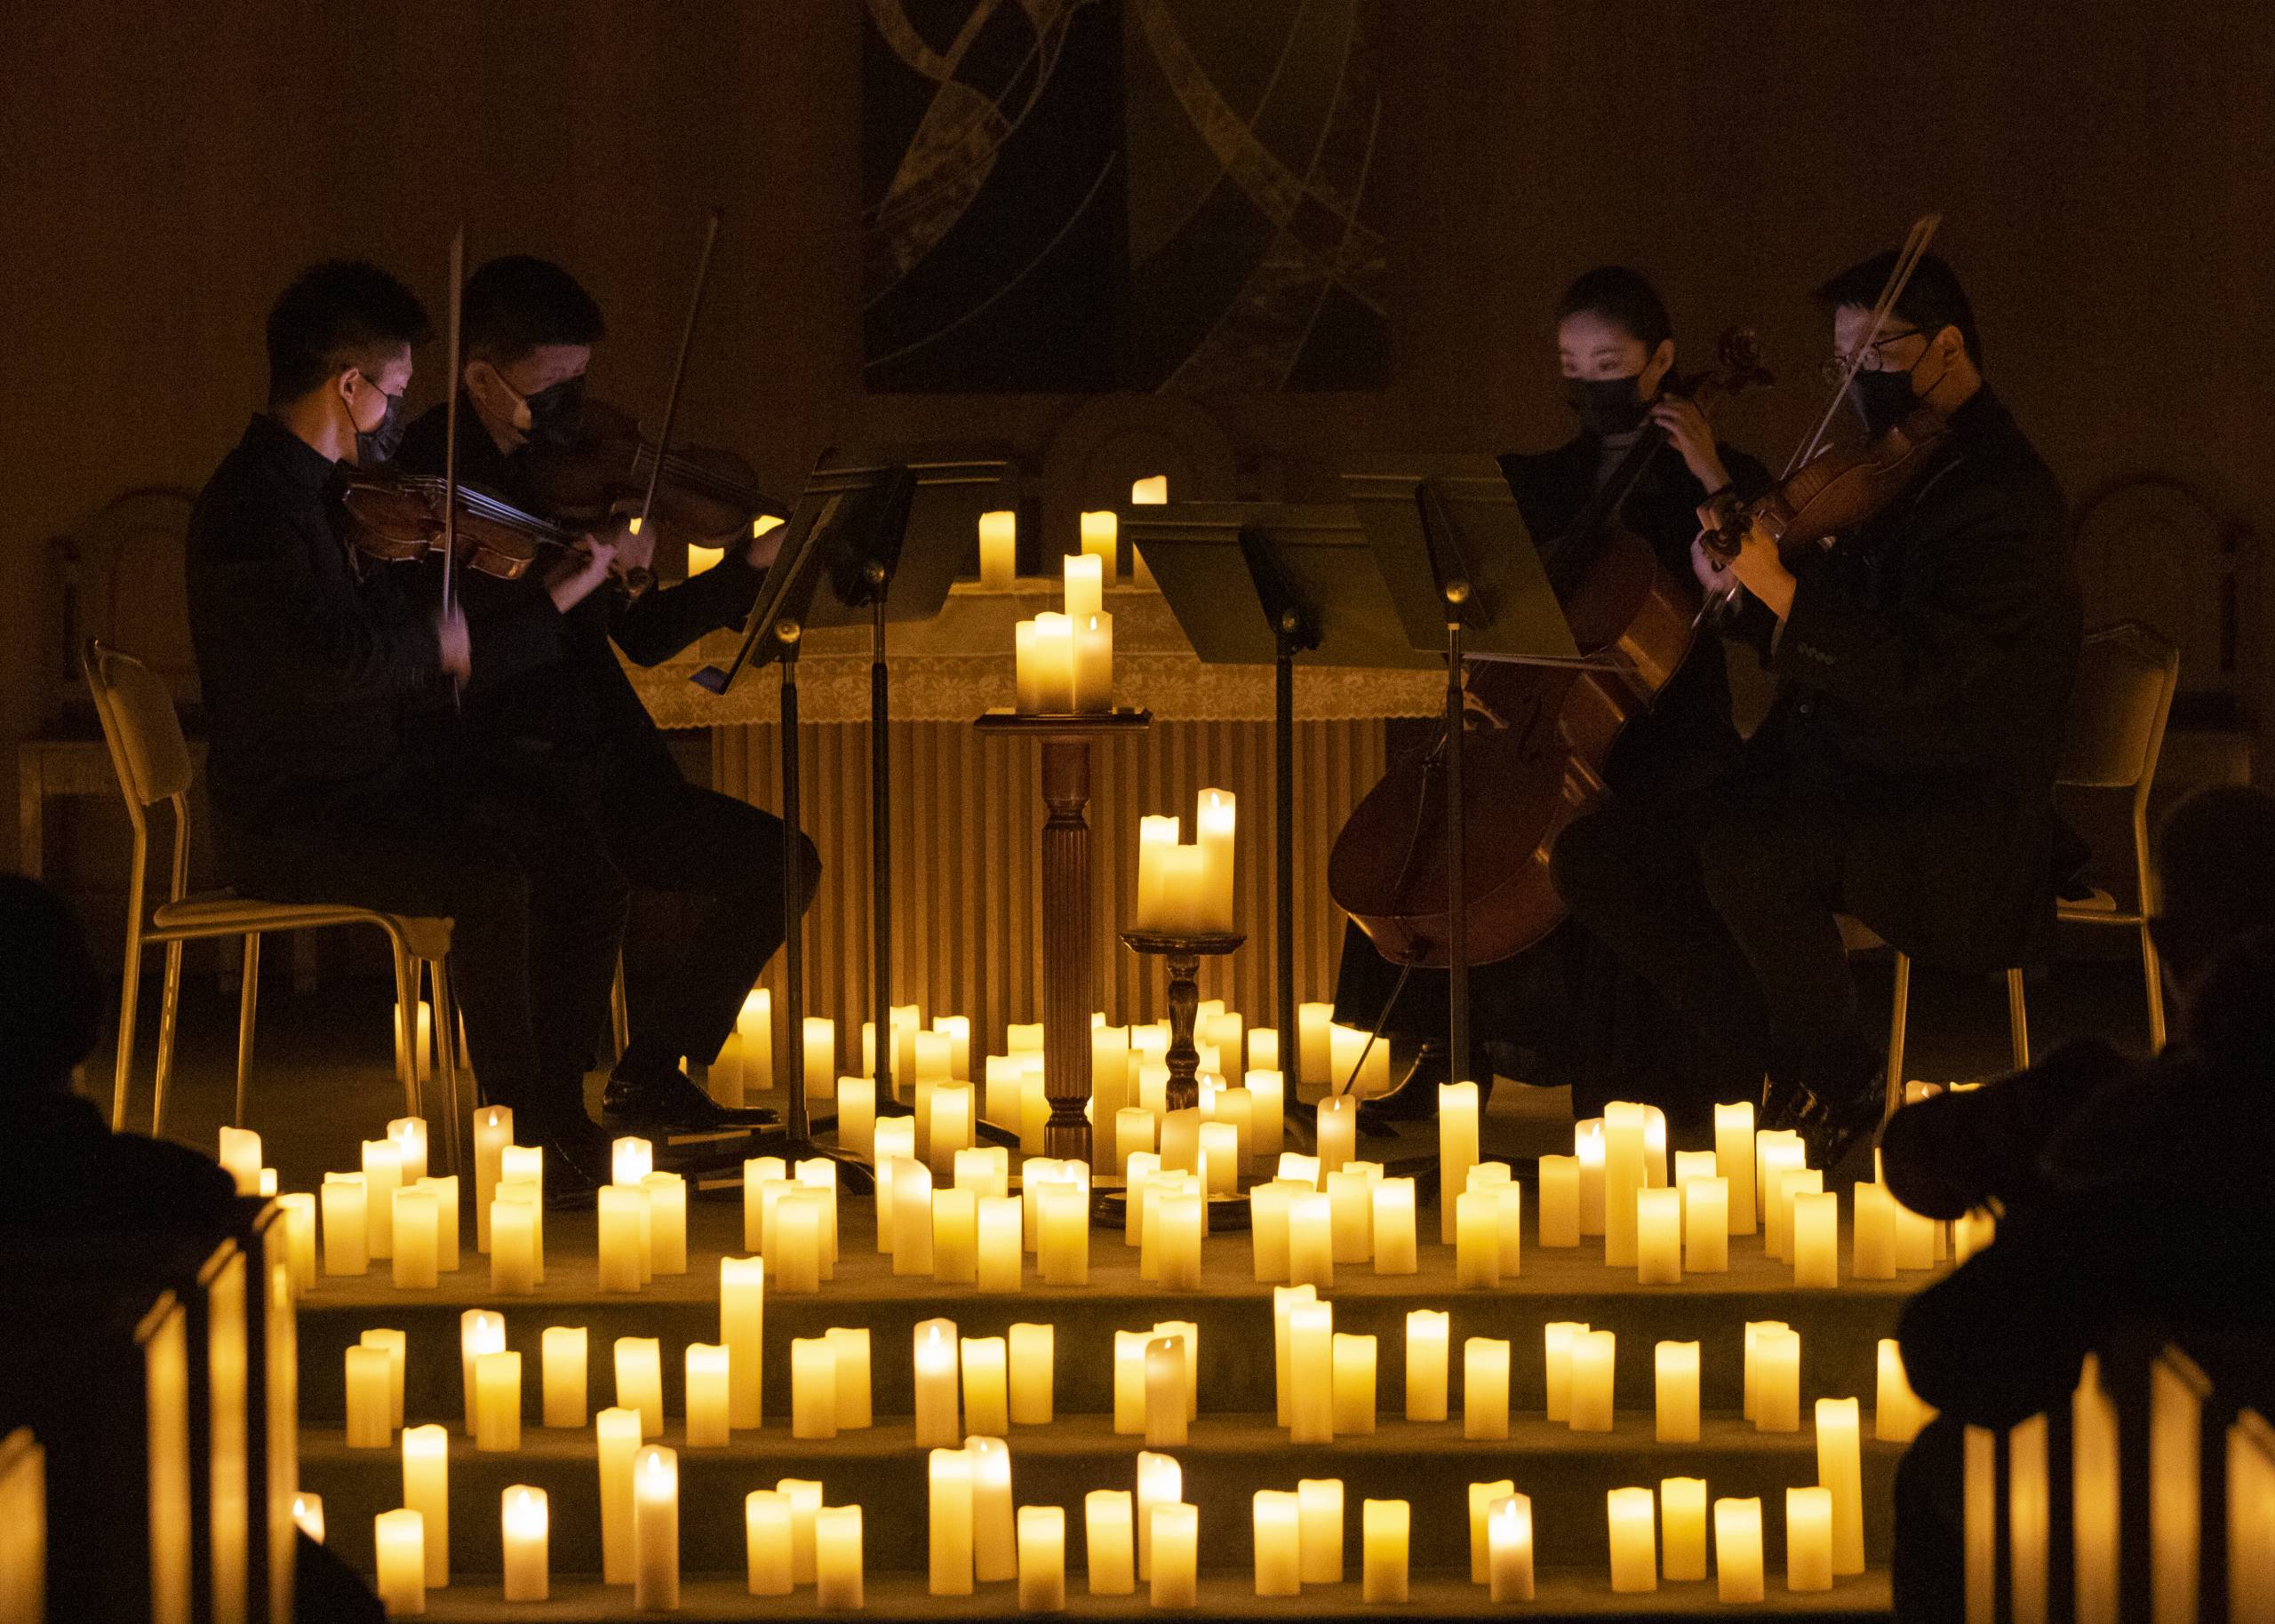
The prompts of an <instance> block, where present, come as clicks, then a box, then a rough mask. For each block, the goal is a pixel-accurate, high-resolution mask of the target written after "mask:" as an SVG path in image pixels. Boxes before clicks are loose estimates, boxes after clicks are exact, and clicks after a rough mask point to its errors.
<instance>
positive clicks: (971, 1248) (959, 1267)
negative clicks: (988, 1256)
mask: <svg viewBox="0 0 2275 1624" xmlns="http://www.w3.org/2000/svg"><path fill="white" fill-rule="evenodd" d="M895 1255H896V1256H898V1252H896V1253H895ZM896 1272H898V1271H896ZM932 1278H934V1279H935V1280H938V1281H941V1282H943V1283H944V1284H946V1285H952V1286H970V1285H971V1284H972V1283H973V1282H974V1281H976V1280H978V1278H979V1192H978V1190H933V1192H932Z"/></svg>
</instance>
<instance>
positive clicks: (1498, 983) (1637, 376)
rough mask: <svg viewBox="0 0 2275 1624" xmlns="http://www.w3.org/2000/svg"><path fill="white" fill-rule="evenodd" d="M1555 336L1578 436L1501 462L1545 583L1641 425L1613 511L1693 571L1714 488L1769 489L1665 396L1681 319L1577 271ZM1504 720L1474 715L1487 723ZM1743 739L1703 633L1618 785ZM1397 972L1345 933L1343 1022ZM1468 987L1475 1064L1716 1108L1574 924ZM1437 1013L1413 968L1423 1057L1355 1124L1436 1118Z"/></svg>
mask: <svg viewBox="0 0 2275 1624" xmlns="http://www.w3.org/2000/svg"><path fill="white" fill-rule="evenodd" d="M1556 342H1557V360H1558V362H1559V365H1560V367H1561V370H1562V373H1563V397H1564V402H1565V404H1566V405H1567V406H1568V407H1569V409H1570V410H1571V411H1572V413H1573V415H1574V416H1575V417H1576V418H1577V419H1578V428H1577V432H1576V433H1575V434H1573V435H1572V437H1571V438H1570V439H1569V440H1567V441H1566V442H1564V443H1563V444H1562V445H1561V446H1558V447H1557V448H1556V449H1555V450H1550V451H1543V452H1532V453H1528V452H1513V453H1511V454H1509V455H1507V456H1505V457H1503V458H1501V459H1500V462H1501V469H1502V473H1503V474H1504V475H1505V477H1506V478H1507V480H1508V482H1509V489H1510V491H1511V493H1512V494H1513V497H1514V498H1515V499H1516V503H1517V506H1518V510H1519V512H1520V513H1521V514H1522V516H1523V518H1524V521H1525V524H1526V528H1527V529H1528V530H1529V532H1530V533H1531V534H1532V535H1533V536H1534V537H1539V538H1543V558H1542V561H1543V563H1544V565H1545V568H1546V569H1547V571H1548V576H1549V580H1550V584H1551V585H1553V587H1554V588H1555V589H1556V591H1557V593H1558V595H1559V596H1560V598H1561V597H1564V596H1566V595H1568V594H1569V593H1570V592H1571V591H1572V590H1573V588H1574V587H1575V585H1577V583H1578V582H1579V581H1580V580H1581V578H1582V577H1584V576H1585V573H1586V571H1587V569H1588V568H1589V566H1590V564H1591V563H1592V562H1593V554H1594V550H1595V544H1596V543H1597V542H1598V540H1599V537H1572V535H1571V532H1572V531H1573V529H1574V528H1575V521H1576V519H1577V518H1578V516H1579V515H1580V514H1581V513H1582V510H1583V509H1584V507H1585V506H1587V505H1588V504H1589V502H1590V499H1591V498H1593V497H1594V496H1595V494H1596V492H1597V491H1598V490H1599V488H1600V486H1602V485H1603V484H1604V482H1606V481H1608V480H1609V479H1611V478H1612V477H1613V476H1614V474H1615V472H1616V470H1617V469H1618V468H1619V466H1620V464H1621V463H1622V461H1623V459H1624V458H1626V456H1627V455H1628V453H1629V451H1630V450H1632V448H1633V447H1634V445H1635V442H1636V441H1637V439H1638V438H1639V437H1640V435H1641V434H1642V433H1643V432H1644V429H1645V427H1646V426H1647V425H1651V424H1656V425H1658V426H1661V427H1663V428H1664V430H1665V432H1666V442H1665V444H1664V445H1663V446H1662V447H1661V448H1660V449H1659V450H1657V452H1656V453H1655V454H1654V455H1652V456H1651V458H1650V460H1649V461H1648V463H1646V464H1645V465H1644V466H1643V469H1642V472H1641V474H1640V476H1638V477H1637V479H1636V481H1635V483H1634V485H1633V487H1632V489H1631V490H1629V492H1628V493H1627V495H1626V497H1625V498H1624V501H1623V502H1622V503H1621V506H1620V509H1619V516H1620V521H1621V522H1622V523H1624V525H1625V526H1626V528H1627V529H1631V530H1632V531H1634V532H1635V533H1636V534H1637V535H1639V536H1640V537H1643V538H1644V540H1646V541H1648V543H1649V544H1650V545H1651V547H1652V550H1653V551H1654V552H1656V553H1657V554H1658V555H1659V560H1660V565H1661V567H1662V568H1663V569H1668V570H1671V571H1674V572H1678V573H1679V575H1680V577H1683V578H1686V579H1687V578H1688V575H1689V571H1690V560H1689V545H1690V540H1691V537H1693V536H1695V535H1696V532H1697V523H1696V517H1695V510H1696V507H1697V506H1698V504H1699V503H1700V502H1701V501H1703V500H1704V499H1705V498H1707V497H1709V496H1711V495H1713V494H1715V493H1717V492H1720V491H1724V490H1735V492H1736V494H1737V495H1740V496H1744V497H1751V496H1753V495H1755V494H1758V493H1759V492H1760V490H1762V489H1763V488H1764V487H1765V486H1766V485H1767V484H1768V474H1767V472H1766V471H1765V470H1764V469H1763V468H1762V467H1761V466H1760V464H1759V463H1757V462H1755V461H1754V460H1753V458H1751V457H1748V456H1746V455H1745V454H1744V452H1743V451H1740V450H1736V449H1735V448H1734V447H1731V446H1728V445H1726V444H1724V443H1722V442H1720V441H1718V440H1716V438H1715V437H1714V433H1713V429H1712V426H1711V425H1710V424H1709V423H1708V422H1707V419H1706V417H1705V414H1704V412H1703V411H1702V410H1700V409H1699V407H1698V406H1697V405H1696V404H1695V403H1694V402H1692V401H1690V400H1688V399H1687V398H1685V397H1684V396H1682V395H1680V394H1675V393H1673V392H1672V390H1671V389H1670V388H1668V387H1667V385H1668V383H1669V380H1670V378H1671V375H1672V373H1673V370H1674V364H1675V341H1674V326H1673V323H1672V321H1671V320H1670V319H1669V317H1668V314H1667V309H1666V306H1665V304H1664V301H1663V300H1662V299H1660V297H1659V295H1658V292H1657V291H1656V289H1655V288H1653V287H1652V285H1651V283H1649V282H1648V280H1646V279H1645V278H1644V277H1643V276H1642V275H1640V274H1639V273H1638V272H1635V271H1633V270H1630V269H1628V268H1627V267H1624V266H1600V267H1596V268H1595V269H1593V270H1591V271H1588V272H1586V273H1585V274H1584V275H1581V276H1579V277H1578V278H1577V279H1576V280H1575V281H1574V282H1573V283H1571V285H1570V286H1569V287H1568V288H1566V289H1565V291H1564V293H1563V297H1562V298H1561V299H1560V300H1559V301H1558V303H1557V307H1556ZM1497 720H1498V719H1494V718H1480V719H1479V721H1480V724H1481V725H1486V726H1491V725H1494V724H1495V722H1496V721H1497ZM1737 743H1738V738H1737V734H1736V731H1735V730H1734V729H1733V728H1732V726H1731V722H1730V693H1729V684H1728V673H1727V672H1726V671H1725V668H1724V664H1723V657H1722V650H1721V649H1720V647H1719V646H1718V645H1717V644H1716V643H1715V642H1714V641H1712V640H1711V639H1706V640H1702V641H1701V642H1700V644H1699V646H1698V647H1696V649H1694V650H1693V651H1692V653H1691V655H1690V657H1689V658H1688V660H1687V661H1686V662H1685V663H1684V665H1682V667H1681V669H1680V671H1679V672H1678V673H1676V674H1675V675H1674V677H1672V679H1671V680H1670V681H1669V682H1668V684H1667V686H1666V687H1665V689H1664V690H1663V691H1662V692H1661V693H1660V695H1659V696H1658V698H1657V703H1656V705H1655V707H1654V708H1653V709H1652V710H1651V711H1650V712H1648V713H1647V714H1645V715H1644V716H1642V717H1640V718H1639V719H1638V720H1636V721H1635V722H1634V723H1632V725H1631V726H1630V727H1629V728H1627V729H1626V731H1625V732H1624V733H1623V734H1622V735H1621V736H1620V739H1619V742H1618V744H1617V745H1616V748H1615V750H1614V752H1613V754H1612V758H1611V762H1610V768H1609V772H1610V777H1611V781H1612V782H1613V783H1615V784H1622V785H1624V786H1628V787H1630V788H1633V789H1637V790H1639V791H1640V790H1641V789H1643V788H1645V787H1647V786H1648V787H1656V786H1662V785H1669V784H1688V783H1695V782H1697V781H1698V780H1700V779H1702V778H1703V777H1704V776H1706V775H1708V774H1709V773H1711V772H1712V771H1713V770H1714V769H1715V768H1719V767H1720V765H1721V764H1722V763H1723V762H1724V761H1726V760H1728V757H1729V755H1730V754H1731V753H1732V752H1734V751H1735V750H1736V747H1737ZM1398 975H1399V969H1398V967H1397V966H1395V965H1393V964H1391V963H1389V962H1387V961H1386V960H1385V959H1384V958H1383V956H1382V955H1381V954H1380V953H1379V952H1377V951H1376V949H1375V946H1374V944H1373V943H1372V942H1370V941H1369V939H1368V938H1367V936H1366V935H1365V934H1364V933H1363V932H1361V930H1360V929H1358V927H1356V926H1353V927H1350V929H1349V930H1348V931H1347V933H1346V935H1345V941H1344V950H1343V960H1342V970H1341V973H1340V975H1339V977H1338V981H1337V989H1336V991H1337V999H1336V1019H1337V1020H1338V1021H1341V1022H1343V1023H1345V1024H1350V1025H1355V1026H1358V1027H1360V1028H1361V1029H1362V1030H1371V1029H1372V1028H1373V1026H1374V1025H1375V1023H1376V1022H1377V1019H1379V1018H1380V1017H1381V1016H1382V1015H1383V1011H1384V1007H1385V1002H1386V1000H1389V999H1391V994H1392V990H1393V987H1394V986H1396V984H1397V981H1398ZM1470 988H1471V1000H1472V1003H1471V1009H1472V1022H1473V1030H1474V1031H1475V1032H1476V1033H1477V1036H1478V1039H1479V1041H1480V1047H1481V1053H1482V1055H1483V1056H1484V1057H1485V1058H1486V1060H1487V1061H1488V1062H1489V1065H1488V1066H1484V1067H1481V1068H1480V1071H1486V1072H1498V1073H1500V1074H1502V1075H1505V1076H1509V1077H1516V1078H1522V1079H1525V1080H1527V1081H1529V1082H1537V1083H1543V1084H1548V1085H1560V1084H1569V1085H1570V1086H1571V1087H1572V1088H1573V1089H1574V1109H1575V1111H1576V1112H1577V1114H1578V1115H1580V1116H1582V1117H1586V1116H1591V1115H1594V1114H1597V1113H1598V1112H1600V1110H1601V1107H1602V1103H1603V1102H1604V1101H1605V1100H1606V1099H1610V1098H1617V1097H1624V1091H1631V1090H1636V1089H1639V1088H1648V1089H1650V1090H1651V1091H1652V1093H1653V1095H1654V1097H1655V1098H1656V1097H1664V1098H1668V1099H1671V1100H1672V1099H1680V1098H1682V1097H1685V1096H1687V1095H1692V1094H1696V1095H1697V1096H1698V1097H1699V1099H1700V1100H1701V1101H1702V1103H1703V1104H1704V1105H1711V1103H1712V1098H1713V1097H1714V1093H1713V1087H1714V1086H1713V1085H1711V1084H1710V1083H1709V1082H1707V1081H1706V1080H1704V1079H1698V1078H1697V1077H1696V1071H1697V1069H1698V1067H1699V1065H1700V1064H1701V1060H1700V1059H1699V1057H1696V1056H1694V1055H1692V1053H1691V1052H1690V1050H1691V1044H1690V1041H1689V1033H1688V1031H1687V1029H1685V1028H1684V1027H1683V1025H1682V1023H1680V1022H1678V1021H1674V1020H1672V1019H1670V1018H1669V1017H1668V1015H1667V1012H1666V1011H1665V1010H1664V1007H1663V1006H1662V1005H1661V1003H1660V1001H1659V1000H1658V999H1656V996H1655V995H1654V994H1653V993H1652V991H1651V990H1650V989H1649V987H1648V985H1647V984H1646V983H1642V982H1641V981H1640V979H1639V978H1638V977H1637V976H1635V975H1633V974H1632V972H1626V971H1623V970H1622V968H1621V967H1620V966H1619V963H1618V961H1617V960H1616V959H1613V958H1612V957H1611V955H1610V954H1609V953H1608V951H1605V950H1604V949H1603V947H1602V946H1601V945H1600V943H1597V942H1595V941H1594V940H1593V938H1592V937H1590V936H1589V935H1588V934H1587V933H1586V931H1585V929H1583V928H1581V927H1578V926H1576V925H1574V924H1572V923H1571V922H1570V921H1569V920H1568V921H1566V922H1565V923H1564V924H1563V925H1561V926H1560V927H1558V928H1557V929H1556V930H1555V932H1554V933H1553V935H1550V936H1549V937H1548V938H1547V939H1546V940H1545V941H1543V942H1541V943H1539V944H1537V946H1535V947H1533V948H1530V949H1528V950H1526V951H1523V952H1521V953H1519V954H1518V955H1517V956H1516V957H1515V958H1513V959H1502V960H1500V961H1499V962H1497V963H1494V964H1489V965H1484V966H1481V967H1476V968H1474V969H1473V970H1472V972H1471V980H1470ZM1445 1007H1446V978H1445V974H1444V972H1443V971H1441V970H1434V969H1423V968H1417V969H1415V970H1413V971H1412V972H1410V973H1409V975H1408V979H1407V982H1406V985H1405V987H1404V989H1403V990H1402V991H1399V992H1398V994H1397V997H1396V999H1395V1001H1394V1002H1393V1003H1392V1004H1391V1013H1390V1018H1389V1023H1388V1025H1387V1028H1386V1031H1389V1032H1394V1033H1397V1034H1399V1035H1401V1037H1405V1036H1411V1037H1413V1038H1416V1039H1421V1040H1423V1041H1424V1042H1425V1048H1424V1049H1423V1052H1422V1057H1421V1059H1420V1061H1419V1062H1418V1063H1417V1069H1416V1070H1415V1071H1412V1072H1411V1073H1409V1078H1408V1079H1407V1081H1406V1082H1405V1083H1402V1084H1401V1086H1400V1087H1398V1088H1397V1089H1395V1090H1394V1091H1393V1093H1392V1094H1391V1095H1388V1096H1385V1098H1383V1099H1381V1100H1377V1101H1369V1102H1367V1103H1366V1104H1365V1105H1364V1106H1363V1107H1362V1108H1361V1112H1362V1119H1364V1120H1367V1121H1368V1122H1369V1124H1370V1125H1378V1124H1379V1123H1381V1122H1382V1121H1383V1120H1384V1119H1385V1118H1399V1117H1407V1116H1424V1115H1427V1114H1428V1113H1430V1112H1431V1111H1434V1110H1435V1109H1436V1101H1437V1090H1436V1088H1435V1087H1434V1086H1433V1085H1434V1084H1436V1083H1438V1082H1441V1081H1445V1080H1448V1079H1447V1077H1446V1074H1445V1059H1444V1055H1443V1053H1442V1051H1441V1049H1439V1048H1437V1047H1428V1045H1429V1044H1430V1040H1431V1039H1439V1038H1441V1037H1442V1034H1443V1033H1444V1032H1445V1030H1446V1013H1445ZM1702 1108H1703V1106H1702Z"/></svg>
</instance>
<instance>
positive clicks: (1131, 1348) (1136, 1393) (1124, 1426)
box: [1114, 1331, 1153, 1437]
mask: <svg viewBox="0 0 2275 1624" xmlns="http://www.w3.org/2000/svg"><path fill="white" fill-rule="evenodd" d="M1152 1340H1153V1337H1152V1333H1150V1332H1145V1331H1116V1332H1115V1333H1114V1431H1115V1432H1116V1433H1118V1434H1121V1435H1122V1436H1125V1437H1138V1436H1140V1435H1142V1434H1143V1433H1144V1432H1145V1344H1146V1343H1147V1342H1148V1341H1152Z"/></svg>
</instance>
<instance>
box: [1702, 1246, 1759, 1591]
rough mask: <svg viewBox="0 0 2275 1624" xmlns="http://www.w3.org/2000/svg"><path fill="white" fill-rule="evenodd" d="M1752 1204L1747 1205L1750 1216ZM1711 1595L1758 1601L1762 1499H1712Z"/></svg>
mask: <svg viewBox="0 0 2275 1624" xmlns="http://www.w3.org/2000/svg"><path fill="white" fill-rule="evenodd" d="M1747 1213H1748V1214H1749V1219H1750V1218H1751V1214H1752V1207H1751V1206H1748V1208H1747ZM1714 1598H1715V1599H1716V1600H1717V1601H1720V1602H1759V1601H1760V1600H1761V1599H1762V1583H1761V1501H1760V1500H1758V1499H1747V1500H1718V1501H1715V1502H1714Z"/></svg>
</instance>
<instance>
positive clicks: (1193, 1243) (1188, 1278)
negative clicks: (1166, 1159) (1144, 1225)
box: [1153, 1190, 1207, 1291]
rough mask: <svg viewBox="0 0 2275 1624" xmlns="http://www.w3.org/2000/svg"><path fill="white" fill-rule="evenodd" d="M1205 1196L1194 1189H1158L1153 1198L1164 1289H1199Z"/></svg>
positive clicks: (1205, 1208)
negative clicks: (1159, 1239) (1159, 1235)
mask: <svg viewBox="0 0 2275 1624" xmlns="http://www.w3.org/2000/svg"><path fill="white" fill-rule="evenodd" d="M1206 1200H1207V1198H1205V1197H1204V1196H1202V1195H1201V1193H1200V1192H1199V1191H1198V1190H1169V1191H1161V1192H1160V1193H1158V1194H1156V1195H1155V1196H1154V1198H1153V1212H1154V1216H1155V1222H1156V1223H1157V1225H1158V1227H1159V1230H1160V1233H1161V1248H1160V1258H1161V1289H1162V1290H1163V1291H1197V1290H1199V1289H1200V1286H1201V1220H1202V1216H1203V1214H1205V1213H1206V1211H1207V1206H1206Z"/></svg>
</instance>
